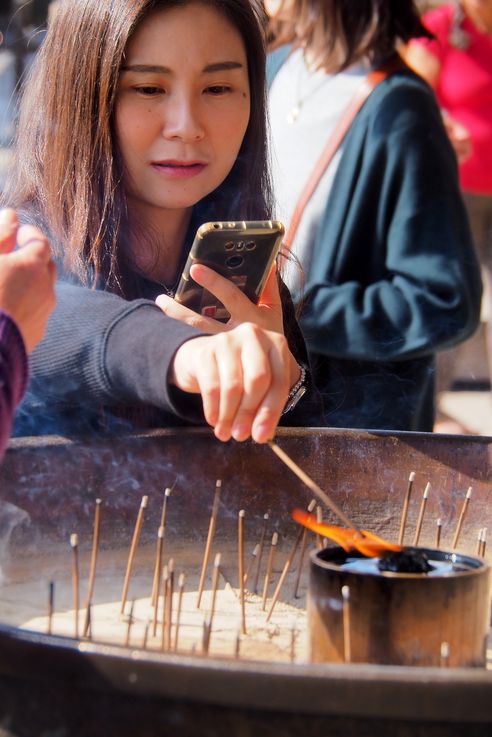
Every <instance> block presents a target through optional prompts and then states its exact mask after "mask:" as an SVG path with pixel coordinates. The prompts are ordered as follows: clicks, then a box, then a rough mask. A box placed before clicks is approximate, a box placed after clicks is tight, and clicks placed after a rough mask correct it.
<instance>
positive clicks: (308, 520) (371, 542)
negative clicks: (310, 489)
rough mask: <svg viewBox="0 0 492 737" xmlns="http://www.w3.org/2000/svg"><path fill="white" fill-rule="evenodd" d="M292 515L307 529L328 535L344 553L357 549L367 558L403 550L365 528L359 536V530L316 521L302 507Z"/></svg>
mask: <svg viewBox="0 0 492 737" xmlns="http://www.w3.org/2000/svg"><path fill="white" fill-rule="evenodd" d="M292 517H293V519H295V521H296V522H299V524H301V525H304V527H307V528H308V530H312V531H313V532H316V533H317V534H318V535H322V536H323V537H328V538H329V539H330V540H333V541H334V542H336V543H338V545H340V547H342V548H343V549H344V550H345V552H346V553H350V552H351V551H353V550H357V551H358V552H359V553H362V555H365V556H366V557H367V558H377V557H378V556H380V555H381V554H382V553H385V552H391V553H398V552H400V550H403V547H402V546H401V545H396V544H395V543H390V542H388V541H387V540H383V538H382V537H378V536H377V535H374V533H372V532H368V531H367V530H361V531H360V532H361V533H362V536H361V535H360V534H359V532H358V531H357V530H354V529H348V530H347V529H345V528H344V527H336V526H335V525H325V524H324V523H322V522H317V521H316V517H314V516H313V515H312V514H309V512H304V511H303V510H302V509H294V511H293V512H292Z"/></svg>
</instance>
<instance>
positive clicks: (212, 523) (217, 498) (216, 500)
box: [196, 479, 222, 608]
mask: <svg viewBox="0 0 492 737" xmlns="http://www.w3.org/2000/svg"><path fill="white" fill-rule="evenodd" d="M221 490H222V481H221V480H220V479H217V481H216V482H215V494H214V501H213V504H212V513H211V515H210V522H209V526H208V535H207V542H206V544H205V552H204V554H203V561H202V570H201V573H200V583H199V584H198V599H197V602H196V605H197V607H198V608H199V607H200V602H201V600H202V594H203V586H204V583H205V574H206V572H207V566H208V560H209V558H210V551H211V549H212V541H213V539H214V535H215V528H216V526H217V515H218V513H219V502H220V492H221Z"/></svg>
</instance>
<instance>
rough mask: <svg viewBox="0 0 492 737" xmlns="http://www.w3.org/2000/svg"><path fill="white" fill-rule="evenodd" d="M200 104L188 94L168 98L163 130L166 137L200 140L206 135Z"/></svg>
mask: <svg viewBox="0 0 492 737" xmlns="http://www.w3.org/2000/svg"><path fill="white" fill-rule="evenodd" d="M199 108H200V106H199V103H197V102H196V101H193V100H190V99H189V98H188V97H187V96H184V95H177V96H176V97H174V98H173V99H170V100H168V102H167V105H166V108H165V113H164V116H165V117H164V123H163V127H162V132H163V135H164V137H165V138H180V139H182V140H183V141H199V140H200V139H201V138H203V135H204V125H203V121H202V119H201V115H200V109H199Z"/></svg>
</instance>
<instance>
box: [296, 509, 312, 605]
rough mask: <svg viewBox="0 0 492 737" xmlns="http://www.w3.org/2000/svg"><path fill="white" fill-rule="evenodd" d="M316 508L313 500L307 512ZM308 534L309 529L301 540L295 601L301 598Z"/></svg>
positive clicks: (305, 530)
mask: <svg viewBox="0 0 492 737" xmlns="http://www.w3.org/2000/svg"><path fill="white" fill-rule="evenodd" d="M315 506H316V501H315V499H312V500H311V501H310V502H309V504H308V508H307V511H308V513H309V514H311V512H312V511H313V509H314V507H315ZM307 533H308V529H307V527H305V528H304V529H303V531H302V539H301V552H300V553H299V565H298V568H297V575H296V582H295V585H294V599H298V598H299V584H300V582H301V575H302V564H303V563H304V554H305V552H306V545H307Z"/></svg>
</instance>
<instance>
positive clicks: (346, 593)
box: [342, 586, 350, 601]
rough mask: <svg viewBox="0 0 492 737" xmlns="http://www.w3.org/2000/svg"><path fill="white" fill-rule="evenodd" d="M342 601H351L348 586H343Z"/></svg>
mask: <svg viewBox="0 0 492 737" xmlns="http://www.w3.org/2000/svg"><path fill="white" fill-rule="evenodd" d="M342 599H343V600H344V601H349V599H350V588H349V587H348V586H342Z"/></svg>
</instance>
